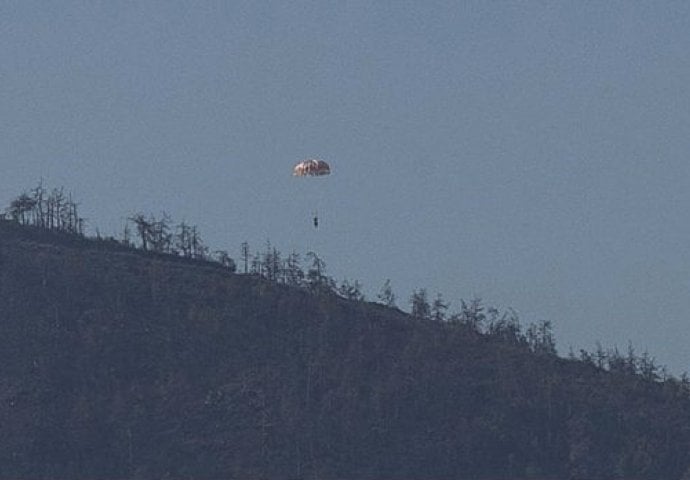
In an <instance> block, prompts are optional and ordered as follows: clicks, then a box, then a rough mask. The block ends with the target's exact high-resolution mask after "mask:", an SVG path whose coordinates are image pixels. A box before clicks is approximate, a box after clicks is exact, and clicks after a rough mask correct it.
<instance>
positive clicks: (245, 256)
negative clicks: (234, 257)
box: [240, 242, 249, 273]
mask: <svg viewBox="0 0 690 480" xmlns="http://www.w3.org/2000/svg"><path fill="white" fill-rule="evenodd" d="M240 251H241V254H240V255H241V256H242V262H243V263H244V273H249V244H248V243H247V242H242V245H241V246H240Z"/></svg>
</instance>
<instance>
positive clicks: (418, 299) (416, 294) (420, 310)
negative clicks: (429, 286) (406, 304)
mask: <svg viewBox="0 0 690 480" xmlns="http://www.w3.org/2000/svg"><path fill="white" fill-rule="evenodd" d="M410 304H411V305H412V312H411V313H412V316H413V317H416V318H419V319H425V320H428V319H429V318H431V306H430V305H429V300H428V298H427V292H426V288H420V289H419V290H418V291H417V290H415V291H413V292H412V296H411V297H410Z"/></svg>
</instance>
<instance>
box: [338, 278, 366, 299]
mask: <svg viewBox="0 0 690 480" xmlns="http://www.w3.org/2000/svg"><path fill="white" fill-rule="evenodd" d="M338 294H339V295H340V296H341V297H343V298H347V299H348V300H355V301H364V294H363V293H362V285H361V284H360V283H359V282H358V281H357V280H355V281H354V283H350V281H349V280H347V279H345V280H343V281H342V283H341V284H340V287H339V288H338Z"/></svg>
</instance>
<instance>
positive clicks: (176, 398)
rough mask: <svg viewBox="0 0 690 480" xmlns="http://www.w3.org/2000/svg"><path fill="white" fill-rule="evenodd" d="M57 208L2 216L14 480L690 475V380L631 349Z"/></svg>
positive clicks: (46, 197) (3, 463) (166, 226)
mask: <svg viewBox="0 0 690 480" xmlns="http://www.w3.org/2000/svg"><path fill="white" fill-rule="evenodd" d="M61 192H62V191H61V190H54V191H53V192H51V193H50V194H46V193H45V192H42V194H41V195H43V196H40V195H39V194H38V193H36V192H35V191H34V193H33V194H26V195H23V196H21V197H19V198H18V199H17V201H15V202H13V203H12V205H11V206H10V208H9V209H8V214H7V217H6V218H5V219H3V220H0V339H1V340H0V341H1V342H2V343H1V345H2V348H0V355H1V358H0V365H2V370H1V372H2V373H1V374H0V425H1V428H2V435H1V436H0V476H1V477H2V478H51V479H59V478H70V479H72V478H250V479H251V478H277V479H285V478H305V479H311V478H330V479H341V478H352V479H393V478H405V479H411V478H424V479H428V478H460V479H461V478H473V479H474V478H477V479H481V478H486V479H489V478H490V479H499V478H505V479H508V478H511V479H515V478H573V479H613V478H645V479H647V478H648V479H661V478H663V479H680V478H688V473H690V472H689V471H688V470H687V469H688V466H689V465H690V385H689V382H688V380H687V379H686V378H685V376H683V377H681V378H680V379H677V378H674V377H672V376H670V375H667V374H666V373H665V372H664V370H663V369H661V368H659V367H658V366H657V365H655V363H654V361H653V360H652V359H651V358H650V357H649V356H648V355H647V354H643V355H641V356H638V355H636V354H635V352H634V351H633V349H632V347H630V348H629V349H628V352H627V353H626V354H621V353H619V352H618V351H617V350H616V349H613V350H604V349H603V348H601V347H598V348H597V349H596V351H595V352H593V353H589V352H585V351H582V352H580V354H579V355H574V354H572V353H571V355H570V357H569V358H561V357H559V356H557V354H556V348H555V342H554V339H553V336H552V333H551V326H550V323H549V322H541V323H539V324H533V325H530V326H528V328H527V329H525V330H524V331H523V329H522V328H521V327H520V324H519V321H518V319H517V317H516V316H515V315H514V314H513V313H511V312H507V313H501V312H498V311H497V310H495V309H491V308H486V307H484V306H483V305H482V304H481V302H480V301H478V300H473V301H469V302H461V307H460V311H459V312H456V313H449V312H448V310H449V305H448V303H447V302H445V301H444V299H443V298H442V296H440V295H437V296H436V297H435V298H434V299H433V300H430V299H429V298H428V293H427V291H426V290H424V289H420V290H418V291H415V292H413V294H412V297H411V313H410V314H407V313H404V312H402V311H400V310H399V309H397V308H396V307H395V302H396V298H395V295H394V294H393V291H392V288H391V285H390V282H386V284H385V285H384V286H383V287H382V288H381V291H380V293H379V295H378V297H377V302H376V303H372V302H367V301H366V300H365V299H364V295H363V294H362V288H361V285H360V284H359V283H358V282H350V281H343V282H342V283H341V284H340V285H336V282H335V281H333V279H331V278H330V277H328V276H327V275H326V271H325V264H324V262H323V260H322V259H321V258H319V257H318V255H316V254H315V253H309V254H307V260H308V265H309V266H308V268H307V271H306V272H304V271H303V269H302V268H301V267H300V257H299V256H298V255H297V254H292V255H290V256H288V257H287V258H282V256H281V255H280V253H279V252H278V251H277V250H276V249H275V248H274V247H272V246H271V245H270V244H268V245H267V246H266V248H265V249H264V251H263V252H262V253H260V254H255V255H251V254H250V251H249V246H248V245H247V244H246V243H245V244H243V245H242V246H241V253H240V259H239V262H238V263H239V270H240V271H241V272H242V273H241V274H238V273H236V271H237V265H236V262H235V261H234V260H233V259H231V258H230V257H229V255H227V253H225V254H220V253H218V254H216V255H213V256H211V255H209V253H208V248H206V247H205V246H204V244H203V242H202V241H201V237H200V235H199V232H198V231H197V229H196V228H195V227H192V226H184V224H181V225H178V226H176V227H172V226H171V221H170V220H169V218H167V216H164V217H163V218H162V219H155V218H153V217H145V216H143V215H134V216H133V217H132V225H134V227H135V230H136V236H135V235H132V234H130V233H126V234H124V235H123V238H122V239H120V240H116V239H114V238H102V237H101V236H100V235H97V236H95V237H88V238H87V237H86V236H85V234H84V220H83V219H81V218H79V216H78V213H77V207H76V204H74V203H73V202H72V201H71V199H69V197H68V196H65V195H64V194H62V193H61ZM58 193H60V195H62V196H60V195H58ZM36 196H38V197H39V198H41V199H42V200H39V201H38V202H37V203H33V205H32V204H31V200H32V199H34V198H36ZM58 199H60V200H59V201H58ZM41 202H44V203H42V204H41ZM51 202H52V203H51ZM29 205H32V206H30V207H29ZM39 205H40V206H39ZM48 212H50V213H48ZM128 228H129V227H128ZM684 475H685V477H684Z"/></svg>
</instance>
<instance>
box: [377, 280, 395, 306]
mask: <svg viewBox="0 0 690 480" xmlns="http://www.w3.org/2000/svg"><path fill="white" fill-rule="evenodd" d="M376 298H378V300H379V302H380V303H382V304H384V305H385V306H387V307H395V294H394V293H393V289H392V288H391V280H390V278H387V279H386V281H385V282H384V284H383V286H382V287H381V290H380V291H379V294H378V295H377V296H376Z"/></svg>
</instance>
